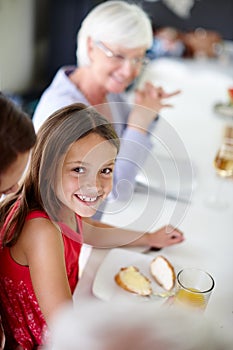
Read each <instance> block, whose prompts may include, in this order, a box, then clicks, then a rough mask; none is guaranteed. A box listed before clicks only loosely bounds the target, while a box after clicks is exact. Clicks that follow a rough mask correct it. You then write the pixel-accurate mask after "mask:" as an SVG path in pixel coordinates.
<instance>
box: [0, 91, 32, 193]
mask: <svg viewBox="0 0 233 350" xmlns="http://www.w3.org/2000/svg"><path fill="white" fill-rule="evenodd" d="M35 141H36V134H35V131H34V128H33V124H32V121H31V120H30V117H29V116H28V115H27V114H25V113H24V112H23V111H22V110H20V109H19V108H18V107H16V105H15V104H14V103H13V102H12V101H11V100H9V99H8V98H7V97H6V96H4V95H3V94H1V93H0V197H1V194H8V193H10V192H14V190H15V189H16V188H17V183H18V181H19V179H20V178H21V176H22V173H23V172H24V169H25V167H26V164H27V160H28V156H29V151H30V149H31V148H32V147H33V145H34V144H35Z"/></svg>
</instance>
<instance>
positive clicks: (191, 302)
mask: <svg viewBox="0 0 233 350" xmlns="http://www.w3.org/2000/svg"><path fill="white" fill-rule="evenodd" d="M175 303H176V304H177V303H182V304H185V305H187V306H191V307H196V308H200V309H204V308H205V306H206V302H205V297H204V295H202V293H201V292H200V291H199V290H198V289H195V288H190V289H179V290H178V292H177V293H176V295H175Z"/></svg>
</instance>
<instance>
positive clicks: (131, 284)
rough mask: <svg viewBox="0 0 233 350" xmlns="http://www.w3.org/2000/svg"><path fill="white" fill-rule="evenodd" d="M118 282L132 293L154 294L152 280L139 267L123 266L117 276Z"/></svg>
mask: <svg viewBox="0 0 233 350" xmlns="http://www.w3.org/2000/svg"><path fill="white" fill-rule="evenodd" d="M115 281H116V283H117V284H118V285H119V286H120V287H122V288H123V289H125V290H127V291H128V292H131V293H136V294H139V295H143V296H147V295H151V294H152V287H151V281H150V280H149V278H147V277H145V276H144V275H143V274H142V273H141V272H140V271H139V270H138V268H137V267H135V266H129V267H122V268H121V269H120V271H119V272H118V274H117V275H116V276H115Z"/></svg>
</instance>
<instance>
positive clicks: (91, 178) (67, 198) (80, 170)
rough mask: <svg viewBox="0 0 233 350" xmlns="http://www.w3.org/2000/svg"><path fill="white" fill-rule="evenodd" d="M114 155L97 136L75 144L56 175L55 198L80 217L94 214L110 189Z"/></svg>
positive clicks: (103, 140)
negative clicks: (57, 178) (57, 179)
mask: <svg viewBox="0 0 233 350" xmlns="http://www.w3.org/2000/svg"><path fill="white" fill-rule="evenodd" d="M116 156H117V149H116V147H115V146H114V145H113V144H111V143H110V142H109V141H107V140H105V139H103V138H102V137H101V136H99V135H98V134H95V133H91V134H89V135H87V136H85V137H84V138H82V139H80V140H78V141H76V142H75V143H74V144H72V146H71V147H70V149H69V151H68V152H67V154H66V156H65V159H64V163H63V165H62V168H61V169H60V172H59V173H60V175H58V177H59V178H60V179H59V181H58V183H57V186H56V193H57V197H58V199H59V200H60V201H61V202H62V203H63V204H64V205H65V206H66V207H68V208H69V209H71V210H72V211H74V212H75V213H77V214H79V215H80V216H83V217H90V216H92V215H94V214H95V212H96V210H97V208H98V206H99V205H100V203H101V202H102V201H103V200H104V199H105V198H106V197H107V195H108V194H109V193H110V191H111V189H112V181H113V169H114V163H115V159H116Z"/></svg>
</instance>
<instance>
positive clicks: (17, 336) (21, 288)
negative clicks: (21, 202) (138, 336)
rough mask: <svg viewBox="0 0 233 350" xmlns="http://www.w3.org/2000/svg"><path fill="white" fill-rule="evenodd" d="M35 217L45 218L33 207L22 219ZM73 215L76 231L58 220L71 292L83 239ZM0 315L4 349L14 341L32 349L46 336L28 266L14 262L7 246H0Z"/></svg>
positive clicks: (44, 324) (12, 349)
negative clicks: (4, 340)
mask: <svg viewBox="0 0 233 350" xmlns="http://www.w3.org/2000/svg"><path fill="white" fill-rule="evenodd" d="M15 208H16V206H15ZM39 217H43V218H47V219H49V217H48V215H47V214H46V213H45V212H42V211H33V212H31V213H29V214H28V216H27V218H26V220H31V219H33V218H39ZM76 217H77V224H78V227H79V233H77V232H74V231H73V230H71V229H70V228H69V227H68V226H67V225H65V224H64V223H61V222H59V223H58V225H59V227H60V228H61V231H62V237H63V242H64V252H65V262H66V270H67V275H68V279H69V284H70V289H71V292H72V294H73V292H74V289H75V287H76V285H77V282H78V274H79V265H78V260H79V255H80V250H81V246H82V242H83V236H82V221H81V218H80V217H79V216H78V215H77V216H76ZM7 221H8V220H6V223H7ZM5 225H6V224H5ZM2 231H4V227H3V229H2ZM0 315H1V317H2V323H3V327H4V332H5V337H6V346H5V348H6V349H8V350H9V349H10V350H14V349H16V348H17V346H18V345H21V347H22V348H23V349H25V350H32V349H36V348H37V346H39V345H43V344H44V342H45V341H46V338H48V330H47V325H46V322H45V319H44V317H43V315H42V312H41V310H40V307H39V304H38V301H37V299H36V296H35V293H34V290H33V287H32V282H31V278H30V272H29V267H28V266H23V265H20V264H18V263H17V262H15V261H14V260H13V258H12V257H11V254H10V249H9V248H8V247H4V248H2V249H0Z"/></svg>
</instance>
